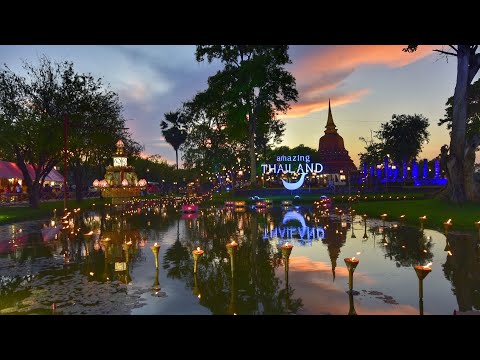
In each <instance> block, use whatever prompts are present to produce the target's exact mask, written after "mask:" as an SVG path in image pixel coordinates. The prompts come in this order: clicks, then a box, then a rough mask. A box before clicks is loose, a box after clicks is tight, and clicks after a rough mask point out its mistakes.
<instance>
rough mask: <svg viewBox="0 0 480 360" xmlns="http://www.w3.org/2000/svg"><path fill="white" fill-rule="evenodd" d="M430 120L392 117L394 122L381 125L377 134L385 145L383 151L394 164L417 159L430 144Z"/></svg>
mask: <svg viewBox="0 0 480 360" xmlns="http://www.w3.org/2000/svg"><path fill="white" fill-rule="evenodd" d="M427 128H428V119H427V118H426V117H424V116H423V115H418V114H415V115H395V114H393V115H392V120H390V121H389V122H386V123H382V124H381V125H380V130H379V131H377V132H376V134H377V137H378V138H379V139H380V141H381V142H382V144H383V151H384V152H386V153H387V154H390V158H391V159H392V160H393V161H394V162H402V161H403V162H407V161H410V160H412V159H415V158H416V157H417V156H418V154H419V153H420V151H421V150H422V144H424V143H425V142H428V138H429V136H430V134H429V132H428V131H427Z"/></svg>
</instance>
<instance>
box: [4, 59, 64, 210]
mask: <svg viewBox="0 0 480 360" xmlns="http://www.w3.org/2000/svg"><path fill="white" fill-rule="evenodd" d="M71 67H72V64H70V63H67V62H63V63H55V64H52V62H51V61H50V60H49V59H48V58H47V57H42V58H40V59H39V65H38V67H35V66H33V65H31V64H29V63H27V62H24V63H23V68H24V69H25V71H26V74H27V76H28V79H27V78H24V77H21V76H19V75H17V74H15V73H14V72H13V71H12V70H10V68H8V66H7V65H5V68H4V69H2V70H1V72H0V137H1V139H0V147H1V148H2V153H3V154H6V155H8V157H9V158H12V159H15V162H16V164H17V165H18V167H19V168H20V170H21V171H22V175H23V182H24V184H25V185H26V186H27V190H28V194H29V202H30V206H32V207H34V208H37V207H38V204H39V193H40V188H41V186H42V184H43V181H44V179H45V177H46V176H47V175H48V173H49V172H50V171H51V170H52V169H53V167H54V166H55V164H57V162H58V161H59V160H60V158H61V150H62V145H63V144H62V141H61V140H60V139H62V129H63V113H64V112H65V110H66V109H67V106H68V104H67V103H66V97H65V94H64V93H63V92H62V88H64V87H65V85H66V84H65V82H64V79H63V74H64V73H66V72H68V71H69V69H70V68H71ZM27 164H31V165H32V166H33V169H34V173H33V174H32V175H31V174H30V173H29V171H28V167H27Z"/></svg>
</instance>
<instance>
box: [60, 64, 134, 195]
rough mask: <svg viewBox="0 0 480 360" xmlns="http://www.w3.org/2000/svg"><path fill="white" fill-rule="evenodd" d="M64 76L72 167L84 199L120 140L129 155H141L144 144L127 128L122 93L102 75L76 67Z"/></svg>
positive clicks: (69, 158)
mask: <svg viewBox="0 0 480 360" xmlns="http://www.w3.org/2000/svg"><path fill="white" fill-rule="evenodd" d="M63 78H64V82H65V83H66V84H67V86H68V87H67V88H66V89H65V93H66V94H67V101H68V104H69V109H68V145H67V146H68V152H69V156H68V167H69V169H71V171H72V173H73V182H74V183H75V186H76V187H75V194H76V199H77V201H78V202H80V201H81V200H82V197H83V190H84V189H85V188H86V187H87V186H88V185H87V184H88V183H91V182H87V181H88V180H93V179H92V178H95V177H99V176H102V175H103V173H104V171H105V165H107V164H108V162H110V161H111V157H112V154H113V153H114V150H115V148H116V147H115V144H116V142H117V141H118V139H122V140H123V142H124V144H125V152H126V154H127V155H128V156H132V155H137V154H139V153H140V151H141V150H142V147H141V146H140V144H138V143H137V142H135V141H134V140H133V139H132V138H131V135H130V133H128V132H127V131H126V130H127V129H126V128H125V119H124V118H123V117H122V114H121V113H122V110H123V106H122V104H121V103H120V100H119V98H118V95H117V94H116V93H115V92H113V91H111V90H109V89H108V88H104V86H103V84H102V79H101V78H99V79H94V78H93V77H92V76H91V75H89V74H88V75H85V74H82V75H78V74H76V73H74V71H73V68H69V71H68V72H66V73H64V75H63ZM95 170H97V171H95ZM95 175H96V176H95Z"/></svg>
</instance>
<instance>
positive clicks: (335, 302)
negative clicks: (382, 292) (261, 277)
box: [276, 256, 419, 315]
mask: <svg viewBox="0 0 480 360" xmlns="http://www.w3.org/2000/svg"><path fill="white" fill-rule="evenodd" d="M331 271H332V269H331V264H329V263H327V262H323V261H313V260H311V259H309V258H308V257H305V256H298V257H291V258H290V272H289V279H290V281H289V286H291V288H292V289H293V290H294V293H293V298H301V299H302V303H303V310H302V313H303V314H335V315H347V314H348V311H349V296H348V294H347V293H346V290H347V283H348V280H347V277H348V271H347V268H346V267H343V266H338V267H337V268H336V271H335V272H336V280H335V282H333V279H332V272H331ZM276 273H277V276H278V277H279V278H282V277H283V271H282V270H281V268H279V269H277V271H276ZM355 283H356V284H357V287H358V288H359V289H360V288H361V287H362V286H363V285H368V286H371V285H374V282H373V279H371V278H370V277H368V276H367V275H366V274H364V273H361V272H355ZM353 299H354V300H353V301H354V306H355V310H356V312H357V314H359V315H367V314H368V315H407V314H408V315H416V314H418V313H419V310H418V308H416V307H414V306H411V305H405V304H387V303H385V302H384V301H383V300H382V299H377V298H376V295H369V294H368V293H364V292H361V295H358V296H355V297H354V298H353ZM360 299H361V300H360ZM359 300H360V301H359Z"/></svg>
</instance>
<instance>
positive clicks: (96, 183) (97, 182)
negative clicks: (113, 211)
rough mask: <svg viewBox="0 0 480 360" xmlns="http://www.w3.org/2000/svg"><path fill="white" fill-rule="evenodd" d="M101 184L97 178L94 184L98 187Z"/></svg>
mask: <svg viewBox="0 0 480 360" xmlns="http://www.w3.org/2000/svg"><path fill="white" fill-rule="evenodd" d="M99 184H100V181H98V180H97V179H95V180H94V181H93V186H95V187H98V185H99Z"/></svg>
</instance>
